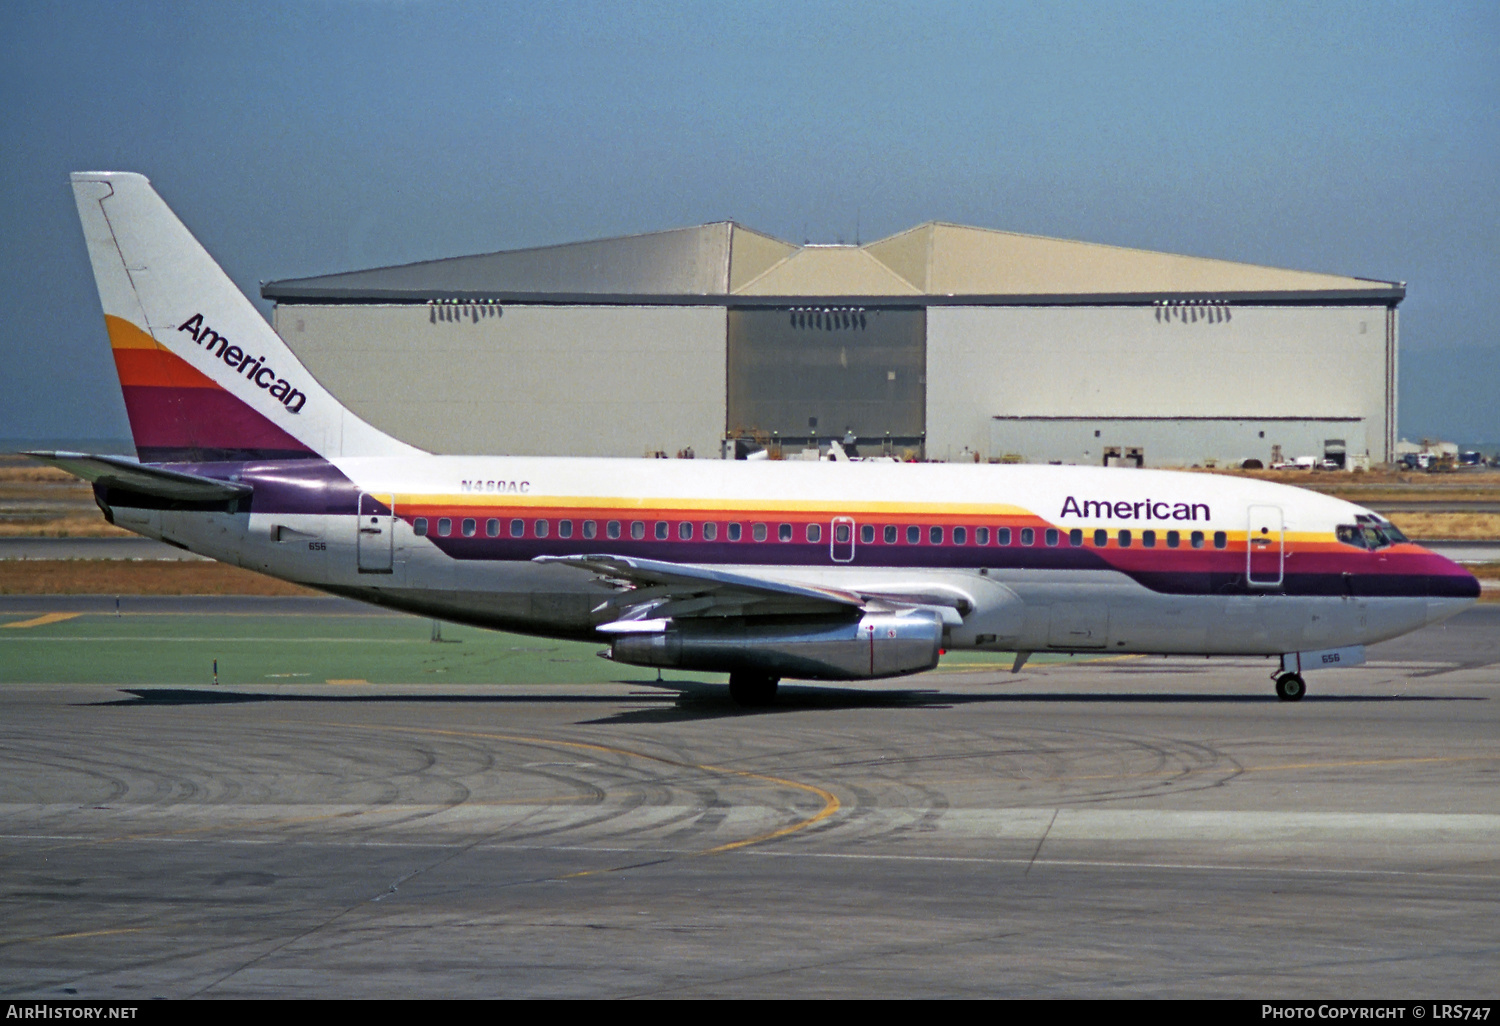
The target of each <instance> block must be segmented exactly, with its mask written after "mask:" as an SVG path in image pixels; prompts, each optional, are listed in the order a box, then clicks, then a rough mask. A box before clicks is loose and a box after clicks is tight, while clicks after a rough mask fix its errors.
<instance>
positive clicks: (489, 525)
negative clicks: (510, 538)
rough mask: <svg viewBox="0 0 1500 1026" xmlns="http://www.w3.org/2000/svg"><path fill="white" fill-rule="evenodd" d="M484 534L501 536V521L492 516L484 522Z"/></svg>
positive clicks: (488, 536)
mask: <svg viewBox="0 0 1500 1026" xmlns="http://www.w3.org/2000/svg"><path fill="white" fill-rule="evenodd" d="M484 534H485V537H486V538H498V537H500V521H499V520H496V519H495V518H494V517H490V518H489V519H488V520H486V521H485V522H484Z"/></svg>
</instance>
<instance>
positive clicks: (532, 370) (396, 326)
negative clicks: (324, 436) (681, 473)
mask: <svg viewBox="0 0 1500 1026" xmlns="http://www.w3.org/2000/svg"><path fill="white" fill-rule="evenodd" d="M457 309H459V310H465V309H467V308H464V307H459V308H457ZM274 322H275V326H276V330H277V331H278V332H279V333H280V334H281V336H282V338H284V339H285V340H286V342H287V344H288V345H289V346H290V347H291V349H292V351H293V352H295V353H296V354H297V356H298V357H299V358H300V359H301V360H302V361H303V363H305V364H306V365H307V368H308V370H309V371H311V372H312V374H313V375H314V376H315V377H316V378H317V379H318V380H319V381H320V382H322V383H323V385H324V386H326V387H327V388H328V389H329V391H331V392H332V393H333V394H334V395H335V396H337V397H338V398H339V399H340V400H341V401H342V402H343V403H345V404H346V405H347V406H348V407H349V408H350V409H351V410H353V411H354V412H355V413H357V414H359V415H360V416H361V417H363V418H365V419H366V420H368V421H369V422H370V423H372V424H374V425H375V426H376V427H378V428H380V429H381V430H383V431H386V432H388V433H389V434H392V435H395V436H396V437H398V438H400V439H402V440H403V441H407V442H410V443H411V444H413V445H416V446H420V447H421V448H424V449H428V450H430V451H432V452H437V453H478V454H490V453H493V454H501V455H526V456H530V455H566V456H641V455H643V454H644V453H645V452H646V451H647V450H648V449H649V450H654V449H662V450H665V451H667V452H668V453H669V454H671V453H675V452H676V451H677V450H679V449H681V448H683V447H684V446H689V445H690V446H692V447H693V448H694V449H695V450H696V451H697V453H698V455H699V456H700V457H704V456H708V457H713V456H717V455H718V452H719V442H720V439H721V438H722V437H723V432H724V366H725V337H726V322H725V311H724V309H723V308H722V307H620V306H616V307H582V306H505V307H503V308H502V312H501V313H500V315H499V316H494V315H493V312H492V314H491V315H490V316H481V317H477V318H474V317H470V316H462V317H459V318H457V319H455V320H453V321H444V320H436V321H435V322H434V321H433V319H432V311H431V308H429V307H427V306H425V305H424V306H401V305H389V306H365V305H347V306H332V305H331V306H313V305H300V304H293V305H281V306H278V307H277V308H276V312H275V318H274Z"/></svg>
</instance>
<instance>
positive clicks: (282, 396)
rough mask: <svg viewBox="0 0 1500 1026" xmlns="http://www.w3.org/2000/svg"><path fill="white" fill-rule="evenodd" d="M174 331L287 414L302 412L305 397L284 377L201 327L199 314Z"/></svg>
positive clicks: (209, 330) (257, 358)
mask: <svg viewBox="0 0 1500 1026" xmlns="http://www.w3.org/2000/svg"><path fill="white" fill-rule="evenodd" d="M177 330H178V331H185V332H187V333H188V334H189V335H191V336H192V337H193V341H194V342H196V343H198V345H200V346H202V347H203V348H204V349H205V350H207V351H208V352H211V353H213V354H214V355H215V356H217V357H218V358H219V359H221V360H223V361H224V362H225V363H227V364H229V366H230V367H232V368H234V370H236V371H238V372H239V373H241V374H243V375H244V376H245V377H246V378H249V379H250V380H251V381H253V382H255V383H256V385H258V386H260V387H261V388H263V389H265V390H266V391H267V392H269V393H270V394H271V397H272V398H273V399H276V400H278V401H279V402H280V403H281V405H282V406H285V407H286V408H287V410H288V412H291V413H301V412H302V407H303V405H304V404H305V403H306V402H307V396H306V395H304V394H303V393H301V392H299V391H297V390H296V389H295V388H293V387H292V383H291V382H290V381H287V379H286V378H282V377H277V376H276V372H275V371H274V370H272V369H271V368H270V367H267V366H266V358H265V357H264V356H251V355H250V354H249V353H247V352H245V351H244V350H243V349H241V348H240V347H239V346H237V345H234V344H232V343H231V342H230V341H229V339H227V338H225V337H224V336H223V335H221V334H219V333H218V332H217V331H215V330H214V329H213V328H211V327H209V326H208V325H207V324H205V323H204V321H203V315H202V314H201V313H195V314H193V316H191V317H189V318H188V319H187V320H186V321H184V322H183V323H182V324H180V325H178V327H177ZM215 347H217V348H215Z"/></svg>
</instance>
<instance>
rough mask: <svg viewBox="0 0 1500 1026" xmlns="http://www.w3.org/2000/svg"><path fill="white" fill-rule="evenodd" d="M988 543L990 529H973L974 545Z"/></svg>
mask: <svg viewBox="0 0 1500 1026" xmlns="http://www.w3.org/2000/svg"><path fill="white" fill-rule="evenodd" d="M989 543H990V529H989V528H988V527H976V528H974V544H975V545H988V544H989Z"/></svg>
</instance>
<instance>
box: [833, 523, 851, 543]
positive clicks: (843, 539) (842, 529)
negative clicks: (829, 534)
mask: <svg viewBox="0 0 1500 1026" xmlns="http://www.w3.org/2000/svg"><path fill="white" fill-rule="evenodd" d="M850 530H851V529H850V527H849V525H848V524H835V525H834V526H833V540H834V541H836V542H838V543H839V544H840V545H847V544H848V543H849V534H850Z"/></svg>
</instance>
